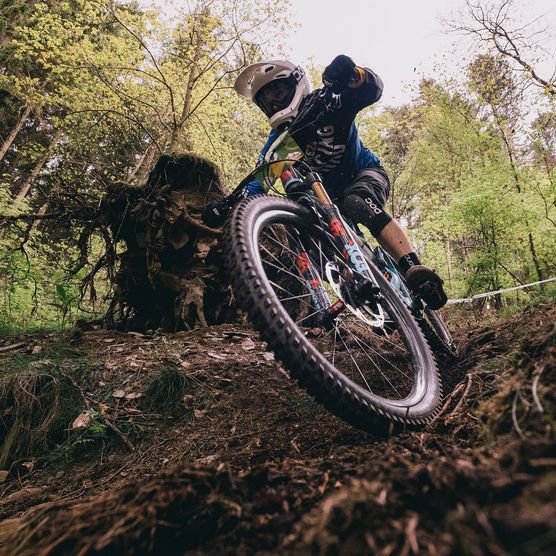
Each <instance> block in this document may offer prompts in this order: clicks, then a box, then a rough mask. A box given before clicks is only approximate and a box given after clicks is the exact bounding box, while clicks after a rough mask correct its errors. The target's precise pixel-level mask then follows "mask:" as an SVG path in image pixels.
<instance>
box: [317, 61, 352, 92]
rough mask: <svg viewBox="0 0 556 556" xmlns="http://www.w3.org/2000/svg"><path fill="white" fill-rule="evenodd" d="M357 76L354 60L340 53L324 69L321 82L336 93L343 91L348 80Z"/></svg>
mask: <svg viewBox="0 0 556 556" xmlns="http://www.w3.org/2000/svg"><path fill="white" fill-rule="evenodd" d="M358 76H359V74H358V72H357V70H356V69H355V62H354V61H353V60H352V59H351V58H350V57H349V56H345V55H344V54H340V55H339V56H336V58H334V60H332V62H331V63H330V65H328V66H326V68H325V69H324V73H323V74H322V82H323V83H324V84H325V85H326V86H327V87H330V88H331V89H332V90H333V91H334V92H335V93H336V94H338V93H341V92H342V91H345V90H346V89H347V87H348V85H349V82H350V81H351V80H352V79H357V77H358Z"/></svg>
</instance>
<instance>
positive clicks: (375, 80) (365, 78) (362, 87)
mask: <svg viewBox="0 0 556 556" xmlns="http://www.w3.org/2000/svg"><path fill="white" fill-rule="evenodd" d="M357 69H358V71H359V73H360V76H361V77H360V79H359V81H357V82H356V83H355V85H353V86H352V87H350V88H349V89H346V90H345V91H343V92H342V93H341V95H340V97H341V102H342V107H344V108H345V109H347V110H350V111H352V112H353V113H354V114H356V113H357V112H359V111H360V110H362V109H363V108H365V107H366V106H370V105H371V104H374V103H375V102H377V101H378V100H379V99H380V97H381V96H382V91H383V89H384V84H383V83H382V79H381V78H380V77H379V76H378V75H377V74H376V73H375V72H374V71H372V70H370V69H368V68H360V67H358V68H357Z"/></svg>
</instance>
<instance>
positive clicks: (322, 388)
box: [224, 103, 453, 431]
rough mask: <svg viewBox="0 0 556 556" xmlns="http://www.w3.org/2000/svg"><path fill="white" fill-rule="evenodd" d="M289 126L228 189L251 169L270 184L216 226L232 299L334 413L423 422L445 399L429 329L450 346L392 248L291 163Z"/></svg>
mask: <svg viewBox="0 0 556 556" xmlns="http://www.w3.org/2000/svg"><path fill="white" fill-rule="evenodd" d="M311 108H312V110H313V113H314V112H315V107H314V106H313V107H311ZM322 109H326V105H325V103H321V105H318V106H316V110H317V112H318V110H322ZM300 116H301V115H300ZM304 116H305V120H301V122H303V121H305V122H306V121H307V113H305V114H304ZM309 121H310V120H309ZM297 122H298V120H297V119H296V122H294V123H297ZM298 125H305V124H304V123H301V124H298ZM295 129H296V128H295V127H294V125H293V124H292V126H290V128H289V130H288V131H285V132H284V133H283V134H282V135H281V136H280V137H278V139H277V140H276V141H275V143H274V145H272V147H271V149H269V153H267V160H266V162H265V163H264V164H262V165H261V166H259V167H258V168H256V169H255V170H254V172H252V173H251V174H249V176H247V177H246V179H245V180H243V182H242V183H241V184H240V185H239V186H238V188H237V189H236V191H235V195H236V197H237V199H238V200H239V199H241V197H242V196H245V184H246V183H247V182H248V181H249V180H250V179H251V178H252V177H253V176H254V175H255V176H257V178H258V179H259V180H260V181H261V182H262V183H264V184H265V185H266V188H267V192H268V193H269V194H267V195H264V196H256V197H252V198H248V199H243V200H241V201H240V202H238V203H237V205H236V206H235V208H234V210H233V211H232V214H231V215H230V217H229V218H228V221H227V223H226V226H225V231H224V245H225V250H226V264H227V268H228V270H229V274H230V277H231V283H232V288H233V290H234V293H235V295H236V298H237V301H238V304H239V305H240V306H241V307H242V308H243V309H244V310H245V311H246V312H247V314H248V316H249V318H250V320H251V322H252V324H253V326H254V327H255V329H257V330H258V331H259V332H260V334H261V336H262V338H263V339H264V340H265V341H266V342H267V343H268V346H269V348H270V349H271V350H272V351H274V353H275V354H276V356H277V358H278V359H279V360H280V361H281V362H282V363H283V365H284V366H285V367H286V368H287V369H288V370H289V371H290V373H291V375H292V376H293V377H295V378H296V379H297V380H298V382H299V383H300V384H301V386H302V387H304V388H305V389H306V390H307V391H308V392H309V393H310V394H311V395H312V396H313V397H314V398H315V399H316V400H317V401H318V402H320V403H321V404H322V405H324V406H325V407H326V408H327V409H329V410H330V411H332V412H333V413H335V414H336V415H337V416H339V417H340V418H342V419H344V420H346V421H347V422H349V423H351V424H353V425H355V426H357V427H359V428H362V429H364V430H368V431H377V430H381V429H382V430H383V429H384V425H386V424H387V423H389V422H391V421H397V422H400V423H405V424H413V425H419V424H425V423H427V422H428V421H430V420H431V419H432V418H433V417H434V416H435V415H436V414H437V412H438V411H439V406H440V402H441V397H442V386H441V379H440V376H439V372H438V367H437V363H436V360H435V357H434V355H433V351H432V349H431V345H430V344H429V341H428V338H427V337H429V338H434V340H435V344H436V345H437V346H441V347H442V348H443V349H444V350H447V351H450V350H451V349H452V346H453V342H452V340H451V336H450V335H449V332H448V330H447V328H446V327H445V325H444V324H443V323H442V320H441V319H440V316H439V315H437V314H435V313H434V312H433V311H430V310H429V309H428V308H427V307H426V305H425V304H424V303H423V302H422V301H421V300H420V299H418V298H415V297H414V296H413V295H412V294H411V292H410V291H409V290H408V288H407V287H406V286H405V284H404V281H403V279H402V277H401V275H400V273H399V271H398V270H397V267H396V265H395V263H394V261H393V260H392V259H391V258H390V256H389V255H388V254H387V253H386V252H385V251H384V250H382V248H380V247H375V248H373V247H371V246H370V245H369V243H368V242H367V240H366V239H365V238H364V237H362V236H361V234H360V233H358V229H357V227H356V226H354V225H353V224H351V223H350V222H349V221H347V220H346V219H345V218H344V217H343V216H342V214H341V213H340V211H339V209H338V207H337V206H336V205H335V204H334V203H333V202H332V200H331V199H330V197H329V195H328V193H327V192H326V190H325V188H324V186H323V184H322V182H321V180H320V177H319V175H318V174H317V173H316V172H314V171H313V170H312V169H311V168H309V167H307V165H306V164H304V163H303V161H301V160H300V159H301V158H302V153H301V152H300V149H299V147H298V146H297V144H296V143H295V139H294V138H293V132H294V131H295ZM297 129H299V128H297ZM292 182H293V183H294V184H295V187H293V186H291V183H292ZM242 188H243V189H242ZM272 193H274V194H272ZM440 323H441V324H440Z"/></svg>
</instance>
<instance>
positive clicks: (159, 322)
mask: <svg viewBox="0 0 556 556" xmlns="http://www.w3.org/2000/svg"><path fill="white" fill-rule="evenodd" d="M224 195H225V191H224V189H223V187H222V185H221V184H220V181H219V178H218V173H217V170H216V168H215V167H214V166H213V165H212V164H211V163H210V162H208V161H206V160H204V159H201V158H198V157H194V156H180V157H171V156H167V155H164V156H162V157H161V158H160V159H159V160H158V162H157V164H156V166H155V167H154V169H153V171H152V172H151V174H150V175H149V178H148V181H147V184H146V186H145V187H144V188H137V187H129V186H122V185H117V186H115V187H113V188H112V190H111V191H110V192H109V193H108V195H107V196H106V198H105V199H104V201H103V206H102V212H103V214H104V217H105V218H107V219H108V222H109V226H110V228H111V232H112V236H113V238H114V240H115V241H123V242H125V245H126V249H125V251H124V252H122V253H120V254H119V256H118V257H119V270H118V271H117V273H116V275H115V276H114V298H113V301H112V303H111V305H110V308H109V310H108V313H107V317H106V324H107V326H108V327H114V328H119V329H124V330H136V331H145V330H148V329H157V328H162V329H164V330H168V331H174V330H188V329H192V328H195V327H196V326H208V325H213V324H221V323H223V322H230V321H232V320H234V318H235V316H236V310H235V306H234V304H233V302H232V296H231V292H230V288H229V286H228V280H227V278H226V276H225V272H224V264H223V257H222V251H221V246H220V242H219V240H220V237H221V231H219V230H213V229H211V228H208V227H207V226H205V225H204V224H203V223H202V221H201V217H200V216H201V212H202V210H203V209H204V207H205V206H206V204H207V203H209V202H213V201H216V200H219V199H222V198H223V197H224Z"/></svg>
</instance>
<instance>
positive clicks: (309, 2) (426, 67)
mask: <svg viewBox="0 0 556 556" xmlns="http://www.w3.org/2000/svg"><path fill="white" fill-rule="evenodd" d="M515 5H516V13H517V14H518V17H519V19H520V21H522V22H523V23H528V22H529V21H531V20H533V19H535V18H537V17H539V16H542V19H543V23H544V26H548V27H550V31H551V32H550V35H551V37H550V39H549V40H548V42H547V43H546V44H545V45H544V46H545V48H546V49H547V50H548V51H549V53H546V54H545V56H546V58H545V59H544V60H543V62H542V63H540V65H541V66H542V68H543V70H544V71H545V76H546V77H549V74H550V73H551V71H553V69H554V64H555V61H554V54H555V52H556V1H555V0H516V1H515ZM292 6H293V11H294V20H295V21H296V22H297V23H298V24H299V25H300V28H298V29H296V30H295V31H294V32H292V33H291V37H290V41H289V43H290V46H291V56H292V58H295V60H293V59H292V61H296V62H299V63H306V62H307V61H308V60H310V59H313V60H314V61H315V62H316V63H317V64H319V65H326V64H327V63H328V62H329V61H330V60H331V59H332V58H333V57H334V56H335V55H336V54H340V53H341V54H348V55H350V56H352V58H353V59H354V60H355V62H356V63H358V64H360V65H366V66H368V67H370V68H372V69H373V70H375V71H376V72H377V73H379V75H380V76H381V77H382V79H383V81H384V84H385V89H384V95H383V97H382V101H381V103H382V104H383V105H399V104H402V103H404V102H407V101H408V100H410V99H411V97H412V96H413V95H412V88H411V85H415V84H416V83H418V81H419V77H420V75H422V74H426V75H428V76H431V75H435V74H436V75H437V69H435V68H437V67H443V68H445V69H446V70H447V71H448V72H450V73H451V74H455V75H457V74H458V73H459V72H460V70H461V68H463V67H464V66H465V63H466V62H467V61H469V59H470V58H471V56H472V53H471V49H470V39H468V38H465V37H462V36H457V35H454V34H447V33H446V28H445V26H444V25H443V24H442V23H441V21H440V18H441V17H449V16H450V15H451V14H453V15H456V14H457V12H458V10H461V9H463V7H464V6H465V0H336V1H334V2H332V1H326V0H292ZM539 24H541V22H539ZM545 36H548V35H545Z"/></svg>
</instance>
